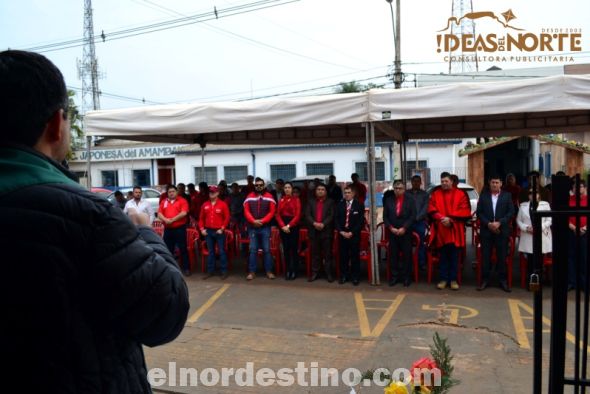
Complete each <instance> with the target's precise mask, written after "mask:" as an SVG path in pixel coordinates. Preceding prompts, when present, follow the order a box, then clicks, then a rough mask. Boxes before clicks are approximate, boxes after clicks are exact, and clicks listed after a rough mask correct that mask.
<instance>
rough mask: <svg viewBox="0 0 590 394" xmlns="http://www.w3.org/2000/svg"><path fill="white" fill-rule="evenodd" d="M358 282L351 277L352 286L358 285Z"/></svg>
mask: <svg viewBox="0 0 590 394" xmlns="http://www.w3.org/2000/svg"><path fill="white" fill-rule="evenodd" d="M359 283H360V281H359V280H358V279H353V280H352V285H353V286H358V285H359Z"/></svg>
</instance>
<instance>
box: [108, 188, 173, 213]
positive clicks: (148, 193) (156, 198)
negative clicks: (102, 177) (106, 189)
mask: <svg viewBox="0 0 590 394" xmlns="http://www.w3.org/2000/svg"><path fill="white" fill-rule="evenodd" d="M117 190H118V191H120V192H121V193H123V195H124V196H125V197H127V193H128V192H130V191H133V188H132V187H122V188H120V189H117ZM141 190H142V192H143V196H142V197H141V198H142V199H144V200H146V201H148V202H149V203H150V204H151V206H152V208H153V210H154V213H157V212H158V208H159V207H160V194H162V193H160V192H159V191H157V190H156V189H151V188H147V187H142V188H141ZM107 200H109V201H110V202H111V203H112V202H113V201H115V192H112V193H111V194H109V195H108V196H107Z"/></svg>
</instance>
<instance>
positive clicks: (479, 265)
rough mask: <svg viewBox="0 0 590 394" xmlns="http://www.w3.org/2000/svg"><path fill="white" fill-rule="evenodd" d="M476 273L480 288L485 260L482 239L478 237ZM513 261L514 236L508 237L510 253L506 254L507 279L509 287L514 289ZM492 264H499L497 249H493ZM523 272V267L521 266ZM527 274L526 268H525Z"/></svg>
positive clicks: (476, 242)
mask: <svg viewBox="0 0 590 394" xmlns="http://www.w3.org/2000/svg"><path fill="white" fill-rule="evenodd" d="M475 245H476V250H475V261H476V264H475V273H476V278H477V285H478V286H480V285H481V282H482V270H483V259H482V256H481V239H480V236H479V235H478V236H477V237H476V239H475ZM512 260H514V238H513V237H512V236H510V237H508V253H507V254H506V278H507V281H508V287H512ZM490 262H491V263H492V264H496V263H497V258H496V249H495V248H493V249H492V256H491V258H490ZM521 270H522V265H521ZM525 273H526V267H525Z"/></svg>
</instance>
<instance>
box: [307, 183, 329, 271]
mask: <svg viewBox="0 0 590 394" xmlns="http://www.w3.org/2000/svg"><path fill="white" fill-rule="evenodd" d="M305 219H306V220H307V223H308V224H309V240H310V241H311V261H312V263H311V269H312V275H311V277H310V278H309V279H308V280H309V281H310V282H313V281H314V280H316V279H317V278H318V273H319V271H320V266H321V258H322V253H323V255H324V268H325V270H326V278H327V279H328V282H333V281H334V277H333V276H332V261H333V258H332V238H333V236H334V201H332V200H331V199H329V198H327V190H326V185H324V184H323V183H320V184H318V185H317V186H316V188H315V199H313V200H311V201H309V202H308V203H307V206H306V207H305Z"/></svg>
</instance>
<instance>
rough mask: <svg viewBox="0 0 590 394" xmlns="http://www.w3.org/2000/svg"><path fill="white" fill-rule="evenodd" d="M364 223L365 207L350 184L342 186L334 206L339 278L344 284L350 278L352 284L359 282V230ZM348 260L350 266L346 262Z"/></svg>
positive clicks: (355, 284)
mask: <svg viewBox="0 0 590 394" xmlns="http://www.w3.org/2000/svg"><path fill="white" fill-rule="evenodd" d="M364 224H365V209H364V207H363V206H362V205H361V204H360V203H359V202H358V201H357V200H355V198H354V191H353V190H352V188H351V187H350V186H346V187H345V188H344V199H343V200H340V202H339V203H338V205H337V206H336V230H337V231H338V240H339V244H340V248H339V249H340V250H339V252H340V280H339V282H338V283H340V284H341V285H342V284H344V283H345V282H346V281H347V280H352V284H353V285H354V286H358V284H359V276H360V270H361V262H360V258H359V257H360V256H359V253H360V246H361V230H362V228H363V225H364ZM349 262H350V268H349V266H348V263H349Z"/></svg>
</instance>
